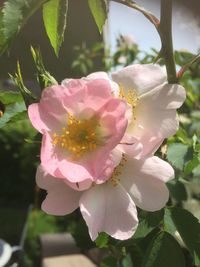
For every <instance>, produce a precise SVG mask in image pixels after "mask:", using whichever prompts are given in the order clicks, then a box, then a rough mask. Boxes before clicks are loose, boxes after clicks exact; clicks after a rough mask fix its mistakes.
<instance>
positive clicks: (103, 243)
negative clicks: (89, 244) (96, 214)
mask: <svg viewBox="0 0 200 267" xmlns="http://www.w3.org/2000/svg"><path fill="white" fill-rule="evenodd" d="M108 241H109V236H108V235H107V234H106V233H103V232H102V233H100V234H99V236H98V237H97V239H96V240H95V243H96V246H97V247H99V248H107V247H108Z"/></svg>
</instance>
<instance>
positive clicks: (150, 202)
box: [120, 157, 174, 211]
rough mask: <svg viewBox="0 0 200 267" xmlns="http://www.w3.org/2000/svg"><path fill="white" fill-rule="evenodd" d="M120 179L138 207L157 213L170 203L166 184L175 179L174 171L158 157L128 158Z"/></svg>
mask: <svg viewBox="0 0 200 267" xmlns="http://www.w3.org/2000/svg"><path fill="white" fill-rule="evenodd" d="M120 177H121V181H120V182H121V184H122V185H123V186H124V187H125V189H126V190H127V191H128V192H129V194H130V196H131V198H132V199H133V201H134V202H135V204H136V205H137V206H138V207H140V208H141V209H144V210H147V211H156V210H159V209H161V208H163V207H164V206H165V204H166V203H167V201H168V198H169V191H168V189H167V187H166V185H165V182H167V181H169V180H170V179H172V178H173V177H174V170H173V168H172V167H171V166H170V165H169V164H168V163H167V162H165V161H163V160H161V159H159V158H158V157H150V158H147V159H145V160H134V159H131V158H127V161H126V163H125V164H124V168H123V170H122V173H121V176H120Z"/></svg>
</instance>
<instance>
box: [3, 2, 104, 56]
mask: <svg viewBox="0 0 200 267" xmlns="http://www.w3.org/2000/svg"><path fill="white" fill-rule="evenodd" d="M88 5H89V8H90V10H91V12H92V15H93V17H94V19H95V22H96V24H97V26H98V29H99V32H100V33H101V32H102V27H103V25H104V23H105V20H106V18H107V7H106V2H105V1H104V0H88ZM40 8H42V11H43V22H44V27H45V30H46V33H47V35H48V37H49V40H50V43H51V45H52V47H53V49H54V52H55V54H56V55H57V56H58V54H59V50H60V47H61V45H62V42H63V40H64V33H65V29H66V24H67V13H68V0H7V1H5V2H4V3H3V5H2V6H0V54H2V53H4V52H5V51H6V50H7V49H8V47H9V46H10V44H11V43H12V42H13V40H14V39H15V37H16V35H17V34H18V33H19V32H20V30H21V29H22V28H23V26H24V25H25V24H26V23H27V21H28V20H29V18H30V17H31V16H32V15H33V14H34V13H35V12H36V11H37V10H39V9H40Z"/></svg>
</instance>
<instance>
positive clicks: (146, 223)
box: [134, 210, 164, 239]
mask: <svg viewBox="0 0 200 267" xmlns="http://www.w3.org/2000/svg"><path fill="white" fill-rule="evenodd" d="M163 216H164V210H159V211H155V212H144V215H143V218H142V219H141V220H140V223H139V226H138V228H137V230H136V233H135V234H134V239H139V238H144V237H145V236H147V235H148V234H149V233H150V232H151V231H152V230H153V229H154V228H156V227H158V226H159V224H160V222H161V221H162V219H163Z"/></svg>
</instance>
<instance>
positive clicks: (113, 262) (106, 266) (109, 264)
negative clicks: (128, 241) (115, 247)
mask: <svg viewBox="0 0 200 267" xmlns="http://www.w3.org/2000/svg"><path fill="white" fill-rule="evenodd" d="M116 266H117V259H116V258H114V257H112V256H109V257H106V258H104V259H103V261H102V262H101V263H100V267H116Z"/></svg>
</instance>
